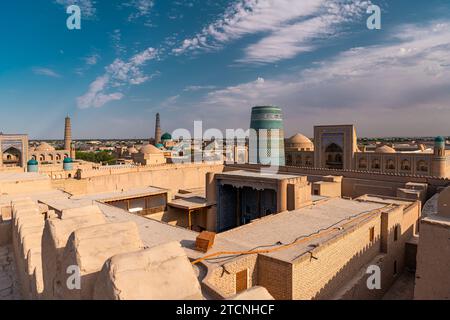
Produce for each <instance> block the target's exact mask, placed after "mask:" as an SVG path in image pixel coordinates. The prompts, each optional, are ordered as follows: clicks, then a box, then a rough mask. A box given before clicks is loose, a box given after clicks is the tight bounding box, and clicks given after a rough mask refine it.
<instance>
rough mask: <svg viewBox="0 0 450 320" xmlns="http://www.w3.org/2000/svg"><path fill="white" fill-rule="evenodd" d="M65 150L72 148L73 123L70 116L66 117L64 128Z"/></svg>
mask: <svg viewBox="0 0 450 320" xmlns="http://www.w3.org/2000/svg"><path fill="white" fill-rule="evenodd" d="M64 150H72V125H71V124H70V118H69V116H67V117H66V124H65V128H64Z"/></svg>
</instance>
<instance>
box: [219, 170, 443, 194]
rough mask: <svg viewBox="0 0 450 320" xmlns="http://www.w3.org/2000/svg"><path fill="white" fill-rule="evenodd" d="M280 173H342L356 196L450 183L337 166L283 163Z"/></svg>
mask: <svg viewBox="0 0 450 320" xmlns="http://www.w3.org/2000/svg"><path fill="white" fill-rule="evenodd" d="M239 169H241V170H260V169H261V166H260V165H254V164H231V165H227V166H226V167H225V171H229V170H239ZM280 173H289V174H300V175H306V176H308V180H309V181H310V182H316V181H320V180H323V177H324V176H329V175H332V176H342V177H343V180H342V196H343V197H351V198H356V197H359V196H361V195H364V194H377V195H381V196H388V197H396V196H397V189H398V188H404V187H405V184H406V183H408V182H415V183H426V184H428V185H429V188H428V192H429V195H432V194H434V193H435V192H436V191H437V190H438V189H439V188H441V187H445V186H447V185H449V184H450V179H447V178H438V177H427V176H411V175H405V174H394V173H390V174H389V173H376V172H365V171H356V170H333V169H320V168H309V167H291V166H284V167H280Z"/></svg>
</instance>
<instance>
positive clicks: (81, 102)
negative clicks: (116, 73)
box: [77, 75, 123, 109]
mask: <svg viewBox="0 0 450 320" xmlns="http://www.w3.org/2000/svg"><path fill="white" fill-rule="evenodd" d="M109 80H110V79H109V77H108V76H107V75H103V76H101V77H98V78H97V79H96V80H95V81H94V82H92V83H91V85H90V86H89V91H88V92H87V93H86V94H85V95H84V96H81V97H78V98H77V105H78V107H79V108H81V109H86V108H90V107H94V108H99V107H102V106H103V105H105V104H106V103H108V102H110V101H114V100H120V99H122V98H123V94H122V93H119V92H115V93H110V94H104V93H103V91H104V90H105V89H106V88H107V85H108V82H109Z"/></svg>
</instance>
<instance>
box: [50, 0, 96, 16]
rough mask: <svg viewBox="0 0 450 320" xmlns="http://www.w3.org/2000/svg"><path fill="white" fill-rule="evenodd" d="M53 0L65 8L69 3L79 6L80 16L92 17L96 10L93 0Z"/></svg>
mask: <svg viewBox="0 0 450 320" xmlns="http://www.w3.org/2000/svg"><path fill="white" fill-rule="evenodd" d="M55 2H56V3H57V4H60V5H62V6H64V7H65V8H67V7H69V6H71V5H77V6H79V7H80V9H81V17H82V18H89V19H90V18H94V17H95V14H96V11H97V9H96V8H95V1H93V0H55Z"/></svg>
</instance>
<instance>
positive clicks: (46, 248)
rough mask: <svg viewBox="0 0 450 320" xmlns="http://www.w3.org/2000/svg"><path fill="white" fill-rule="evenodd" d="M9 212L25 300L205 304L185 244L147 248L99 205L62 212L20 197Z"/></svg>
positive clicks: (129, 226)
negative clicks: (194, 301)
mask: <svg viewBox="0 0 450 320" xmlns="http://www.w3.org/2000/svg"><path fill="white" fill-rule="evenodd" d="M11 207H12V213H13V216H12V217H13V220H12V224H11V225H10V226H11V228H12V233H13V235H12V242H13V251H14V255H15V261H16V270H17V273H18V278H19V282H20V284H21V293H22V296H23V297H24V298H25V299H33V300H36V299H45V300H50V299H52V300H53V299H57V300H80V299H82V300H91V299H112V300H121V299H153V298H154V299H158V298H159V299H202V298H203V295H202V292H201V288H200V284H199V282H198V280H197V275H196V273H195V271H194V268H193V267H192V265H191V263H190V262H189V259H188V257H187V255H186V253H185V251H184V250H183V249H182V248H181V246H180V244H179V243H169V244H165V245H161V246H160V247H156V248H150V249H148V248H146V247H145V246H144V244H143V242H142V240H141V237H140V233H139V230H138V227H137V225H136V223H135V222H133V221H125V222H114V223H108V222H107V221H106V218H105V216H104V215H103V213H102V211H101V210H100V209H99V208H98V207H97V206H87V207H81V208H76V209H68V210H63V211H62V212H61V213H59V214H57V213H55V212H54V211H52V210H49V209H48V207H47V206H45V205H39V204H37V202H35V201H32V200H31V199H23V200H17V201H13V202H12V205H11ZM156 279H158V281H159V282H158V281H156ZM155 281H156V282H155Z"/></svg>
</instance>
